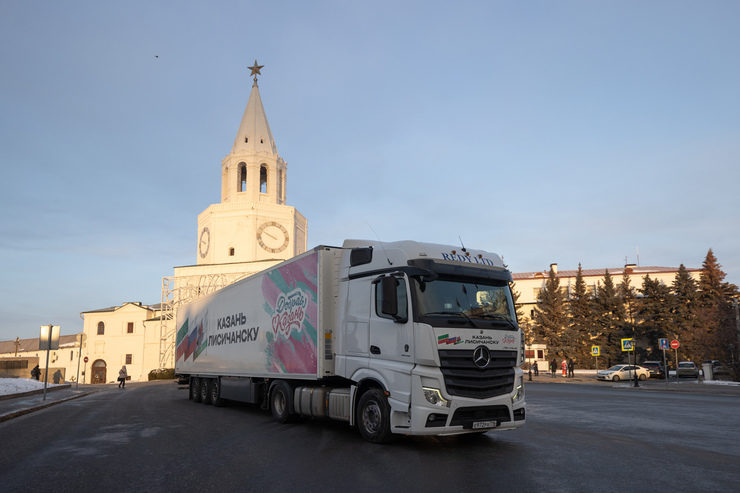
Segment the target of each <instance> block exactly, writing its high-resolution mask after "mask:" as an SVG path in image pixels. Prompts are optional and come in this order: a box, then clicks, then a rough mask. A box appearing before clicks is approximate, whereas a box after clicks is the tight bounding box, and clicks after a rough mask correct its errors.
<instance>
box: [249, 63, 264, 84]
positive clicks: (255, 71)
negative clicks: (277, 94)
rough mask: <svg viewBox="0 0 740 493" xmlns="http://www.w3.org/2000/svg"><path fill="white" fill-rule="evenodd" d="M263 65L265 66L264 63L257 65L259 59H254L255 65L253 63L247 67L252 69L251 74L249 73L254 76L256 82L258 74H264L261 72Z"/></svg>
mask: <svg viewBox="0 0 740 493" xmlns="http://www.w3.org/2000/svg"><path fill="white" fill-rule="evenodd" d="M262 67H264V65H257V60H255V61H254V65H252V66H251V67H247V68H248V69H249V70H251V71H252V73H251V74H249V75H250V76H252V75H253V76H254V81H255V82H257V76H258V75H262V74H261V73H260V69H261V68H262Z"/></svg>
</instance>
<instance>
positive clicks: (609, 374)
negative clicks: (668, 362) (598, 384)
mask: <svg viewBox="0 0 740 493" xmlns="http://www.w3.org/2000/svg"><path fill="white" fill-rule="evenodd" d="M635 373H637V378H639V379H640V380H646V379H648V378H650V370H648V369H647V368H644V367H642V366H638V365H614V366H612V367H611V368H609V369H608V370H601V371H600V372H598V373H597V374H596V378H598V379H599V380H610V381H612V382H618V381H620V380H629V379H630V378H635V376H634V374H635Z"/></svg>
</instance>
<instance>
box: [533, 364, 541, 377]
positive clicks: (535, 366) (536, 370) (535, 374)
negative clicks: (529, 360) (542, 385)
mask: <svg viewBox="0 0 740 493" xmlns="http://www.w3.org/2000/svg"><path fill="white" fill-rule="evenodd" d="M539 374H540V369H539V368H538V367H537V362H536V361H535V362H534V376H535V377H536V376H538V375H539Z"/></svg>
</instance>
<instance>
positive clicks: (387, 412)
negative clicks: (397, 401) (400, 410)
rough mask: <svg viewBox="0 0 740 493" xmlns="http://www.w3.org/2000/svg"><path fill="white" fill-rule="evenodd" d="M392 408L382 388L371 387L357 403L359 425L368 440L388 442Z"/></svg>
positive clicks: (363, 436) (361, 432)
mask: <svg viewBox="0 0 740 493" xmlns="http://www.w3.org/2000/svg"><path fill="white" fill-rule="evenodd" d="M390 416H391V408H390V405H389V404H388V399H386V397H385V394H384V393H383V391H382V390H380V389H370V390H368V391H367V392H365V393H364V394H362V397H360V402H359V404H358V405H357V427H358V428H359V429H360V434H361V435H362V438H364V439H365V440H367V441H368V442H373V443H386V442H388V441H390V439H391V423H390Z"/></svg>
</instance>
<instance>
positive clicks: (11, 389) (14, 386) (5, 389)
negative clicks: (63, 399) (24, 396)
mask: <svg viewBox="0 0 740 493" xmlns="http://www.w3.org/2000/svg"><path fill="white" fill-rule="evenodd" d="M50 387H57V385H56V384H53V383H50V384H48V385H47V388H50ZM43 388H44V382H39V381H36V380H33V379H30V378H0V395H10V394H21V393H23V392H30V391H32V390H40V389H43Z"/></svg>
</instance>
